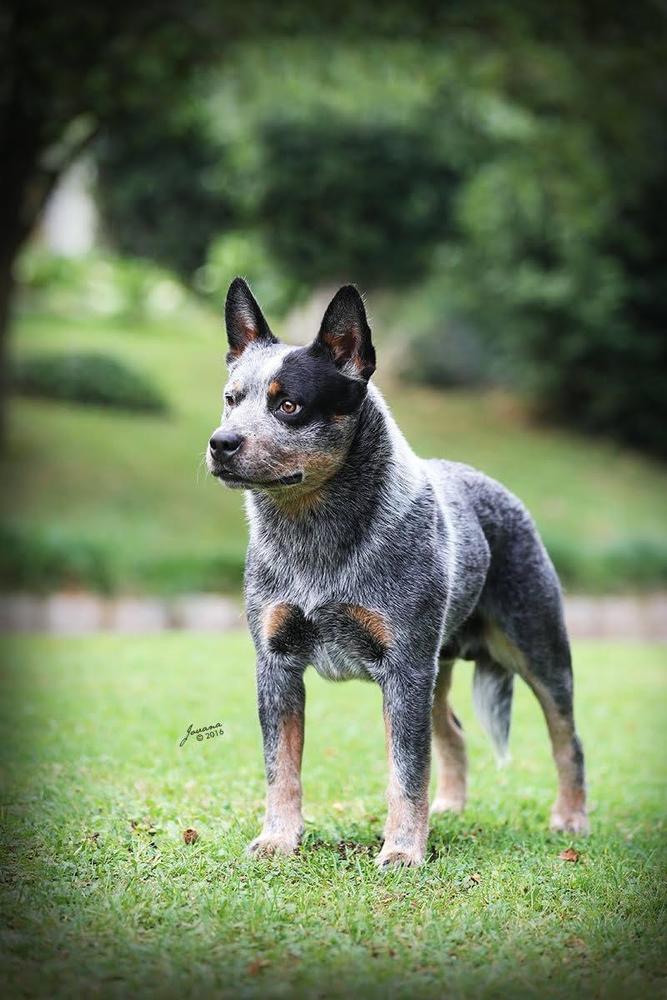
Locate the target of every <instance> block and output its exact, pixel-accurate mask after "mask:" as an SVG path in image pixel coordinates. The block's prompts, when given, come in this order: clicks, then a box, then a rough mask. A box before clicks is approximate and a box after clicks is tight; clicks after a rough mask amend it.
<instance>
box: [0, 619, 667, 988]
mask: <svg viewBox="0 0 667 1000" xmlns="http://www.w3.org/2000/svg"><path fill="white" fill-rule="evenodd" d="M1 652H2V657H3V663H4V669H3V697H2V699H0V735H1V737H2V741H3V785H4V788H5V791H4V805H3V823H2V832H1V836H2V849H3V893H2V899H1V900H0V906H1V907H2V914H1V918H2V921H3V925H4V927H5V933H4V942H3V945H4V954H3V964H2V978H3V981H4V982H3V985H5V992H6V994H7V995H8V996H22V997H46V996H48V997H54V998H60V997H71V996H78V995H88V994H93V995H99V996H102V997H104V996H108V995H117V996H136V997H144V996H155V995H156V994H160V995H165V994H169V995H170V996H182V997H190V996H197V997H209V996H221V995H231V996H239V997H244V998H247V1000H254V998H265V997H278V996H283V997H285V996H286V997H304V998H305V997H315V996H326V997H327V998H331V1000H343V998H347V997H350V996H358V997H363V998H369V1000H385V998H387V997H388V996H391V997H392V998H394V1000H414V998H420V1000H427V998H434V997H455V998H457V1000H498V998H499V997H516V998H521V1000H571V998H573V997H589V996H595V997H604V998H605V1000H607V998H608V1000H623V998H630V997H636V996H643V997H646V998H647V1000H649V998H653V997H657V996H658V995H659V993H660V985H661V980H662V978H663V973H664V933H663V930H664V912H665V902H666V898H665V897H666V890H665V880H664V863H665V836H664V812H665V809H664V785H665V777H666V774H665V754H664V731H665V709H664V698H663V697H662V696H661V695H662V692H663V691H664V683H665V651H664V647H663V648H661V647H659V646H657V645H644V644H642V645H640V644H634V643H633V644H630V643H618V642H614V643H590V642H588V643H578V644H576V645H575V648H574V662H575V678H576V679H575V687H576V708H577V722H578V727H579V730H580V732H581V736H582V739H583V743H584V749H585V751H586V752H587V765H588V779H589V786H590V789H591V799H592V803H591V804H592V805H593V806H594V808H593V810H592V812H591V826H592V833H591V836H590V838H588V839H579V838H577V839H576V840H575V843H574V847H575V849H576V851H577V853H578V854H579V860H578V861H577V862H576V863H572V862H565V861H563V860H561V859H560V857H559V855H560V853H561V852H562V851H563V850H564V849H566V848H568V847H570V846H572V841H571V840H570V838H569V837H565V836H562V835H558V834H551V833H549V832H548V830H547V821H548V812H549V807H550V804H551V802H552V801H553V797H554V794H555V770H554V766H553V762H552V760H551V757H550V753H549V749H548V738H547V732H546V727H545V725H544V720H543V718H542V714H541V712H540V710H539V707H538V705H537V702H536V700H535V698H534V696H533V695H532V693H531V692H530V691H529V690H528V688H527V686H526V685H525V684H523V683H522V682H521V681H517V686H516V696H515V703H514V717H513V721H512V757H513V759H512V763H511V765H510V766H509V767H507V768H504V769H503V770H502V771H498V769H497V768H496V766H495V764H494V761H493V758H492V754H491V749H490V747H489V745H488V741H487V740H486V738H485V737H484V735H483V733H482V732H481V730H480V727H479V725H478V724H477V722H476V720H475V718H474V714H473V710H472V704H471V674H470V668H469V665H467V664H460V665H459V666H458V667H457V669H456V670H455V671H454V685H453V691H452V703H453V706H454V710H455V711H456V714H457V716H458V717H459V718H460V719H461V720H462V722H463V725H464V727H465V734H466V743H467V746H468V754H469V760H470V769H471V775H470V779H471V780H470V800H469V804H468V807H467V809H466V811H465V812H464V813H463V815H461V816H454V815H441V816H438V817H433V818H432V820H431V824H430V826H431V834H430V837H429V845H428V859H429V860H428V863H427V864H426V865H424V866H423V867H422V868H419V869H414V870H403V871H397V872H389V873H383V872H379V871H377V869H376V868H375V866H374V865H373V860H372V859H373V856H374V854H375V853H376V851H377V850H378V848H379V843H380V837H381V832H382V824H383V821H384V816H385V795H384V793H385V786H386V780H387V765H386V758H385V752H384V732H383V725H382V701H381V696H380V691H379V689H378V688H377V686H376V685H373V684H362V683H360V682H355V681H353V682H351V683H349V684H331V683H328V682H325V681H323V680H322V679H321V678H319V677H317V676H316V675H315V674H314V672H313V671H308V672H307V674H306V687H307V712H306V715H307V718H306V749H305V754H304V769H303V770H304V809H305V817H306V835H305V838H304V844H303V847H302V849H301V851H300V852H299V854H298V855H297V856H296V857H294V858H288V859H279V858H278V859H274V860H273V861H264V862H261V861H257V860H254V859H252V858H249V857H247V856H246V855H245V853H244V852H245V847H246V846H247V844H248V842H249V840H250V839H251V838H252V837H253V836H255V835H256V834H257V832H258V830H259V828H260V824H261V818H262V813H263V806H264V801H263V800H264V775H263V761H262V752H261V739H260V732H259V724H258V722H257V708H256V693H255V683H254V669H253V651H252V645H251V643H250V640H249V638H248V637H247V635H245V634H240V635H239V634H237V635H227V636H222V637H221V636H220V635H211V636H204V635H199V636H197V635H192V634H183V633H181V634H175V633H171V634H163V635H158V636H138V635H134V636H118V635H107V636H80V637H77V638H75V639H71V638H70V639H67V638H57V637H52V636H51V637H36V638H35V637H32V638H30V637H23V638H16V637H14V638H12V639H11V640H10V641H7V640H5V641H4V642H3V644H2V649H1ZM216 722H221V723H222V728H223V729H224V735H223V736H220V737H216V738H214V739H210V740H205V741H202V742H197V741H195V740H193V739H190V740H188V742H186V743H185V745H184V746H183V747H180V746H179V743H180V741H181V739H182V737H183V735H184V733H185V730H186V728H187V726H188V725H189V724H190V723H192V724H193V725H194V726H195V727H199V726H204V725H211V724H215V723H216ZM189 827H194V828H196V830H197V831H198V834H199V838H198V840H197V842H196V843H194V844H185V843H184V841H183V831H184V830H185V829H186V828H189ZM36 956H39V960H38V961H37V960H36Z"/></svg>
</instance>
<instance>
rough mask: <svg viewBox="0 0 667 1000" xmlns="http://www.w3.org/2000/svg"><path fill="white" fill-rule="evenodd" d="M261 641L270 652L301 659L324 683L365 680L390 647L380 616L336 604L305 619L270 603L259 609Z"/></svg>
mask: <svg viewBox="0 0 667 1000" xmlns="http://www.w3.org/2000/svg"><path fill="white" fill-rule="evenodd" d="M263 637H264V641H265V642H266V644H267V646H268V647H269V649H270V650H271V651H272V652H274V653H279V654H283V655H289V656H296V657H298V658H299V659H303V660H306V661H307V662H309V663H312V664H313V666H314V667H315V669H316V670H317V672H318V673H319V674H321V675H322V677H326V678H328V679H329V680H349V679H352V678H362V679H363V678H366V679H370V678H371V677H372V676H373V672H374V667H377V666H379V665H380V664H381V662H382V659H383V657H384V656H385V655H386V653H387V652H388V651H389V649H390V648H391V646H392V645H393V642H394V636H393V633H392V629H391V626H390V624H389V622H388V621H387V619H386V617H385V615H384V614H383V613H382V612H381V611H378V610H375V609H373V608H367V607H363V606H361V605H359V604H352V603H347V602H342V601H330V602H327V603H326V604H322V605H320V606H318V607H316V608H313V609H311V610H309V611H308V613H307V614H306V613H304V611H303V609H302V608H301V607H299V605H297V604H292V603H289V602H287V601H278V602H275V603H273V604H271V605H270V606H269V607H268V608H267V609H266V610H265V613H264V618H263Z"/></svg>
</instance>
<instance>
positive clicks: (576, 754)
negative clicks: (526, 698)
mask: <svg viewBox="0 0 667 1000" xmlns="http://www.w3.org/2000/svg"><path fill="white" fill-rule="evenodd" d="M551 624H552V629H551V630H550V634H549V636H548V639H547V638H546V637H545V634H544V632H542V631H541V632H540V633H537V634H531V631H532V630H530V629H525V633H524V635H523V636H522V637H521V638H519V634H518V633H517V635H516V641H512V640H510V639H509V638H508V636H507V634H506V632H504V631H503V630H501V629H500V628H498V627H497V626H495V625H490V627H489V629H488V631H487V638H488V644H489V648H490V650H491V652H492V654H493V655H494V657H495V658H496V659H497V660H498V661H499V662H500V663H502V664H503V666H506V667H508V668H510V669H514V670H516V671H517V672H518V673H519V674H520V675H521V676H522V677H523V679H524V680H525V681H526V683H527V684H528V685H529V687H530V688H531V689H532V691H533V693H534V694H535V696H536V698H537V700H538V701H539V703H540V705H541V707H542V711H543V713H544V718H545V720H546V723H547V728H548V730H549V737H550V739H551V749H552V752H553V758H554V762H555V764H556V770H557V772H558V795H557V797H556V802H555V804H554V807H553V809H552V812H551V829H552V830H559V831H568V832H570V833H587V832H588V817H587V815H586V781H585V772H584V754H583V750H582V746H581V741H580V740H579V737H578V735H577V731H576V729H575V725H574V707H573V679H572V662H571V657H570V648H569V643H568V641H567V635H566V634H565V628H564V626H563V625H562V621H552V623H551Z"/></svg>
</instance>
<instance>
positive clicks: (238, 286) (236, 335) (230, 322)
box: [225, 278, 278, 364]
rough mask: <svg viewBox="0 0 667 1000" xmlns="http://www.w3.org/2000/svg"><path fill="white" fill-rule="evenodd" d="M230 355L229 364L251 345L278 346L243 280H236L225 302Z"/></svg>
mask: <svg viewBox="0 0 667 1000" xmlns="http://www.w3.org/2000/svg"><path fill="white" fill-rule="evenodd" d="M225 325H226V327H227V340H228V341H229V353H228V355H227V363H228V364H229V363H230V362H231V361H236V359H237V358H240V357H241V355H242V354H243V352H244V351H245V349H246V347H248V345H249V344H257V343H264V344H277V343H278V341H277V340H276V338H275V337H274V336H273V334H272V333H271V330H270V329H269V324H268V323H267V322H266V320H265V319H264V316H263V315H262V310H261V309H260V308H259V306H258V305H257V302H256V301H255V297H254V295H253V294H252V292H251V291H250V289H249V288H248V285H247V283H246V282H245V281H244V280H243V278H234V280H233V281H232V283H231V285H230V286H229V291H228V292H227V299H226V301H225Z"/></svg>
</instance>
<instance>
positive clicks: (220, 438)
mask: <svg viewBox="0 0 667 1000" xmlns="http://www.w3.org/2000/svg"><path fill="white" fill-rule="evenodd" d="M242 444H243V438H242V437H241V435H240V434H235V433H234V431H223V430H218V431H216V432H215V433H214V434H213V436H212V437H211V439H210V441H209V443H208V446H209V448H210V449H211V453H212V454H213V455H215V457H216V458H223V459H224V458H230V457H231V456H232V455H233V454H234V452H236V451H238V450H239V448H240V447H241V445H242Z"/></svg>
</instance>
